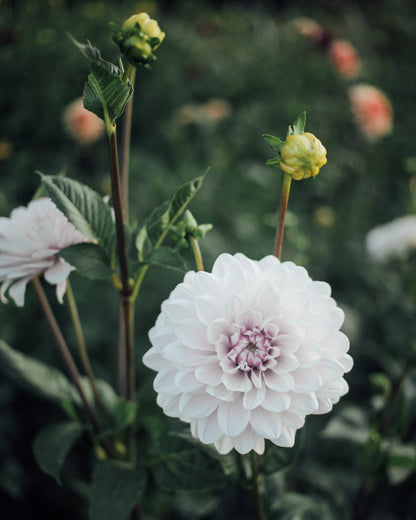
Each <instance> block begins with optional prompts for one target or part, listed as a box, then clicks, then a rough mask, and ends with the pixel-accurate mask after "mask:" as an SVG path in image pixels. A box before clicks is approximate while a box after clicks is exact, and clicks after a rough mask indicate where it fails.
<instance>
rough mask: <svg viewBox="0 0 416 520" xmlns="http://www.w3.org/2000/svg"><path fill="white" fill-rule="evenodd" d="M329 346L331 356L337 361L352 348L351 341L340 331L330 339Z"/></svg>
mask: <svg viewBox="0 0 416 520" xmlns="http://www.w3.org/2000/svg"><path fill="white" fill-rule="evenodd" d="M328 344H329V345H330V346H331V354H332V355H333V356H334V357H335V358H337V359H338V358H340V357H341V356H343V355H344V354H346V352H347V351H348V349H349V348H350V342H349V339H348V338H347V336H346V335H345V334H344V333H343V332H340V331H337V332H336V333H335V334H333V335H332V336H331V337H330V338H329V339H328Z"/></svg>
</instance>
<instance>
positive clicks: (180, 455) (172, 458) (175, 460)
mask: <svg viewBox="0 0 416 520" xmlns="http://www.w3.org/2000/svg"><path fill="white" fill-rule="evenodd" d="M158 448H160V449H159V450H158V453H159V455H158V457H157V458H156V459H155V460H153V461H151V462H150V464H149V465H150V469H151V472H152V474H153V477H154V479H155V480H156V482H157V484H158V485H159V486H160V487H161V488H162V489H165V490H167V491H179V490H184V489H186V490H194V491H195V490H214V489H221V488H223V487H224V486H226V485H227V480H226V478H225V475H224V471H223V469H222V465H221V463H220V462H219V460H218V457H217V455H216V454H215V453H212V452H210V448H204V447H203V446H202V445H201V444H200V443H197V442H195V441H194V440H192V439H191V440H189V439H186V438H184V437H183V436H180V435H174V434H170V435H168V436H167V437H165V438H164V439H163V442H161V443H160V445H159V446H158Z"/></svg>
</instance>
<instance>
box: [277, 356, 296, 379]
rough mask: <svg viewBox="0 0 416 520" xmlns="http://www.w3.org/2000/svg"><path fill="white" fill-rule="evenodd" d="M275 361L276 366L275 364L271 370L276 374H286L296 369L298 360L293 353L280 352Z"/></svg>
mask: <svg viewBox="0 0 416 520" xmlns="http://www.w3.org/2000/svg"><path fill="white" fill-rule="evenodd" d="M276 361H277V366H275V367H274V369H273V370H274V371H275V372H276V373H277V374H286V373H287V372H291V373H293V371H296V369H297V368H298V366H299V361H298V359H297V357H296V356H295V355H293V354H286V353H284V354H283V353H282V355H281V356H279V357H278V358H277V360H276Z"/></svg>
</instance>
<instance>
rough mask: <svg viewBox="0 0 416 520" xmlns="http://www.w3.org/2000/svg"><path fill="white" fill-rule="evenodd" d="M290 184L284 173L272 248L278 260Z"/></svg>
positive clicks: (280, 251)
mask: <svg viewBox="0 0 416 520" xmlns="http://www.w3.org/2000/svg"><path fill="white" fill-rule="evenodd" d="M291 182H292V177H291V176H290V175H288V174H287V173H285V176H284V178H283V187H282V195H281V198H280V210H279V220H278V223H277V229H276V239H275V246H274V254H275V256H276V257H277V258H278V259H279V260H280V256H281V254H282V242H283V231H284V227H285V217H286V210H287V204H288V202H289V193H290V185H291Z"/></svg>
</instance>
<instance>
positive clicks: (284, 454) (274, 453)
mask: <svg viewBox="0 0 416 520" xmlns="http://www.w3.org/2000/svg"><path fill="white" fill-rule="evenodd" d="M300 444H301V443H300V442H296V445H295V446H294V447H293V448H292V449H288V448H281V447H279V446H275V445H270V446H269V447H268V448H267V451H266V453H265V454H264V455H263V460H262V464H261V470H262V472H263V473H264V474H265V475H271V474H273V473H277V472H278V471H282V470H284V469H287V468H289V467H290V466H291V465H292V464H293V462H294V460H295V458H296V456H297V454H298V452H299V449H300V448H299V446H300Z"/></svg>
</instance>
